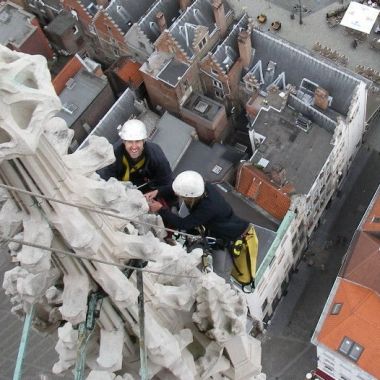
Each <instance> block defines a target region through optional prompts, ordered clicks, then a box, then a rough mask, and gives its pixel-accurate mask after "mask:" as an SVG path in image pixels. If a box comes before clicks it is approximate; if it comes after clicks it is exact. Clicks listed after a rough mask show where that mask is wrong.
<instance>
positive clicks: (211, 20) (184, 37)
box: [169, 0, 232, 59]
mask: <svg viewBox="0 0 380 380" xmlns="http://www.w3.org/2000/svg"><path fill="white" fill-rule="evenodd" d="M223 5H224V12H225V14H227V13H229V12H232V10H231V8H230V6H229V5H228V3H227V1H225V0H223ZM199 26H204V27H207V29H208V33H209V34H212V33H213V32H214V30H216V25H215V17H214V11H213V9H212V4H211V0H195V1H194V2H193V4H192V5H191V6H190V7H188V8H187V9H186V11H185V12H184V13H183V14H182V16H181V17H179V18H178V19H177V20H176V21H175V22H174V23H173V25H172V26H171V27H170V29H169V30H170V33H171V34H172V35H173V37H174V38H175V39H176V40H177V41H178V43H179V44H180V45H181V47H182V48H183V49H184V50H185V52H186V54H187V55H188V57H189V58H190V59H191V58H192V57H193V55H194V50H193V46H192V43H193V38H194V30H195V28H196V27H199Z"/></svg>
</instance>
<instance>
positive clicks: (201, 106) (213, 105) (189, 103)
mask: <svg viewBox="0 0 380 380" xmlns="http://www.w3.org/2000/svg"><path fill="white" fill-rule="evenodd" d="M182 108H184V109H187V110H189V111H191V112H193V113H195V114H197V115H198V116H199V117H201V118H203V119H206V120H208V121H213V120H214V119H215V116H216V115H217V113H218V112H219V111H220V110H221V109H222V108H224V107H223V105H222V104H220V103H218V102H215V101H214V100H212V99H211V98H208V97H207V96H204V95H202V94H199V93H195V92H192V93H191V95H190V96H189V97H188V99H187V100H186V102H185V103H184V104H183V106H182Z"/></svg>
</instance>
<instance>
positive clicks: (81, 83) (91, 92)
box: [57, 69, 108, 127]
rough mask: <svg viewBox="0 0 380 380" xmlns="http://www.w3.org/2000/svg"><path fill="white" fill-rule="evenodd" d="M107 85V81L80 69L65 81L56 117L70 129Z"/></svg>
mask: <svg viewBox="0 0 380 380" xmlns="http://www.w3.org/2000/svg"><path fill="white" fill-rule="evenodd" d="M107 83H108V82H107V80H105V79H102V78H99V77H97V76H96V75H94V74H91V73H89V72H88V71H87V70H86V69H81V70H80V71H79V72H78V73H77V74H76V75H75V76H74V77H73V78H70V79H69V80H68V81H67V83H66V87H65V88H64V89H63V90H62V92H61V93H60V94H59V98H60V100H61V102H62V109H61V111H60V112H59V113H58V114H57V116H58V117H61V118H62V119H64V120H65V121H66V123H67V125H68V127H70V126H71V125H73V124H74V122H75V121H76V120H77V119H78V118H79V117H80V115H81V114H82V113H83V111H84V110H86V109H87V107H88V106H89V105H90V104H91V103H92V102H93V100H94V99H95V98H96V97H97V96H98V95H99V93H100V92H101V91H102V90H103V89H104V88H105V87H106V86H107Z"/></svg>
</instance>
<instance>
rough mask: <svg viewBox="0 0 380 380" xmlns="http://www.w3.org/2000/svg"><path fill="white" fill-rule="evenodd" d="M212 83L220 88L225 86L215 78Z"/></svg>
mask: <svg viewBox="0 0 380 380" xmlns="http://www.w3.org/2000/svg"><path fill="white" fill-rule="evenodd" d="M212 84H213V85H214V87H216V88H220V89H222V88H223V85H222V82H219V81H218V80H215V79H213V80H212Z"/></svg>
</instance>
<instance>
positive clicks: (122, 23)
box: [106, 0, 155, 33]
mask: <svg viewBox="0 0 380 380" xmlns="http://www.w3.org/2000/svg"><path fill="white" fill-rule="evenodd" d="M154 2H155V0H112V1H111V2H110V4H109V5H108V7H107V8H106V10H107V12H108V14H109V15H110V17H111V18H112V20H113V21H115V23H116V24H117V25H118V26H119V28H120V29H121V30H122V31H123V32H124V33H126V32H127V31H128V30H129V28H130V27H131V26H132V24H133V23H135V22H138V21H139V20H140V18H141V17H142V16H143V15H145V13H146V12H147V11H148V9H149V8H150V7H151V6H152V4H154Z"/></svg>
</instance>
